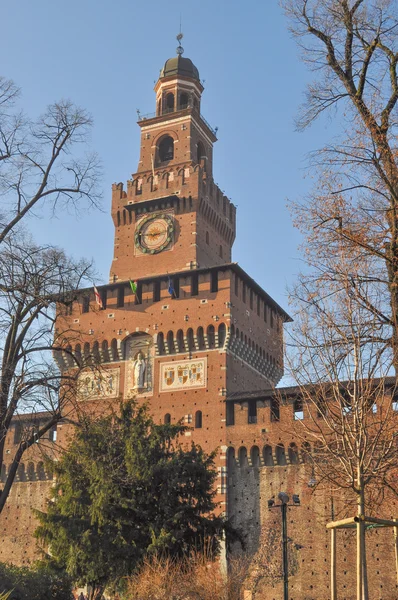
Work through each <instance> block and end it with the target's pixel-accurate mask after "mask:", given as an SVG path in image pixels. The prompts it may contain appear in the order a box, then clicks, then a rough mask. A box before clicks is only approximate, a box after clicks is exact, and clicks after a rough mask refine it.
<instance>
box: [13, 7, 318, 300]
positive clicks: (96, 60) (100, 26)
mask: <svg viewBox="0 0 398 600" xmlns="http://www.w3.org/2000/svg"><path fill="white" fill-rule="evenodd" d="M180 14H181V18H182V30H183V33H184V39H183V41H182V44H183V46H184V48H185V56H187V57H189V58H191V59H192V60H193V62H194V63H195V65H196V66H197V67H198V69H199V72H200V76H201V78H202V80H205V83H204V86H205V91H204V94H203V102H202V112H203V115H204V117H205V118H206V119H207V120H208V121H209V122H210V124H211V125H212V126H213V127H215V126H217V127H218V128H219V129H218V137H219V141H218V142H217V144H216V145H215V151H214V178H215V181H216V182H217V183H218V184H219V186H220V187H221V189H222V190H224V191H225V193H226V194H227V195H228V196H229V197H230V198H231V199H232V201H233V202H234V203H235V204H236V205H237V206H238V230H237V239H236V242H235V245H234V251H233V260H234V261H237V262H239V264H240V265H241V266H242V267H243V268H244V269H245V270H246V271H248V272H249V274H250V275H251V276H252V277H254V278H255V279H256V280H257V281H258V282H259V283H260V285H262V286H263V287H264V288H265V290H266V291H267V292H268V293H269V294H270V295H271V296H272V297H274V298H275V300H276V301H277V302H279V303H280V304H281V305H282V306H283V307H284V308H285V309H287V310H289V307H288V302H287V294H286V288H287V286H288V285H289V284H291V283H293V282H294V279H295V276H296V274H297V273H298V271H299V270H300V268H301V264H300V260H299V253H298V250H297V246H298V244H299V242H300V238H299V235H298V233H297V232H296V231H295V230H294V229H293V226H292V224H291V219H290V215H289V212H288V209H287V206H286V204H287V198H290V199H299V198H300V197H302V196H303V195H305V193H307V192H308V190H309V185H310V183H309V180H308V179H306V178H305V165H306V156H307V153H308V152H309V151H311V150H314V149H316V148H318V147H320V146H321V145H323V143H324V142H325V139H326V137H327V136H329V135H330V130H328V129H326V126H325V123H324V122H320V123H318V124H316V125H315V126H313V127H312V128H311V129H310V130H309V131H307V132H304V133H297V132H295V128H294V117H295V115H296V113H297V109H298V106H299V104H300V102H301V101H302V99H303V92H304V89H305V84H306V82H307V81H308V80H309V78H310V77H311V75H310V74H309V73H308V72H307V70H306V67H305V65H303V64H302V63H301V62H300V60H299V56H298V50H297V48H296V46H295V43H294V41H293V40H292V39H291V37H290V35H289V32H288V30H287V23H286V20H285V17H284V15H283V14H282V11H281V9H280V8H279V6H278V2H277V0H266V1H263V2H259V1H258V0H247V1H246V2H244V3H243V2H240V1H239V2H238V1H237V0H230V1H228V0H213V1H210V0H202V1H201V2H192V1H191V0H185V2H182V1H176V0H170V1H169V2H160V1H159V0H153V1H151V2H141V1H140V2H134V1H132V0H130V2H128V1H127V0H114V1H113V2H109V1H108V2H105V1H104V0H96V1H94V0H80V1H79V2H78V1H77V0H68V2H63V3H61V2H57V1H55V2H54V0H53V1H51V2H50V1H49V0H36V1H35V2H31V1H29V2H28V1H27V0H19V2H13V3H11V2H9V3H3V6H2V17H3V26H2V49H3V51H2V75H4V76H6V77H8V78H12V79H13V80H14V81H15V82H16V83H17V84H18V85H19V86H20V87H21V88H22V93H23V94H22V99H21V105H22V107H23V108H24V110H25V111H26V112H27V113H28V114H29V115H31V116H37V115H39V114H40V113H41V112H42V111H43V110H44V108H45V107H46V106H47V105H48V104H50V103H52V102H54V101H56V100H59V99H61V98H70V99H71V100H73V101H74V102H75V103H77V104H79V105H81V106H82V107H84V108H86V109H87V110H88V111H89V112H90V113H91V114H92V116H93V118H94V129H93V134H92V144H93V147H94V148H95V149H96V150H97V152H98V153H99V155H100V157H101V159H102V162H103V165H104V178H103V190H104V199H103V209H104V211H103V212H91V213H82V214H80V216H79V218H78V219H77V220H76V217H75V216H74V215H65V214H58V215H57V216H56V218H54V219H52V220H51V221H50V220H49V217H48V215H46V214H45V213H39V216H38V218H35V219H31V221H30V223H29V226H30V227H31V229H32V230H33V232H34V235H35V237H36V238H37V239H39V240H40V241H46V242H50V243H54V244H58V245H60V246H63V247H64V248H65V249H66V250H67V252H69V253H70V254H73V255H74V256H76V257H79V256H86V257H88V258H90V257H93V258H94V259H95V262H96V266H97V269H98V271H99V273H101V274H102V279H101V278H100V277H99V278H98V283H102V282H106V281H107V280H108V272H109V268H110V263H111V259H112V247H113V225H112V222H111V219H110V214H109V212H110V199H111V184H112V183H113V182H118V181H123V182H125V181H126V180H127V179H128V178H129V177H130V175H131V173H133V172H135V171H136V167H137V162H138V151H139V128H138V126H137V125H136V109H137V108H139V109H140V110H141V113H142V114H145V113H148V112H152V111H154V110H155V95H154V92H153V85H154V81H155V80H156V79H157V77H158V74H159V70H160V68H161V67H162V66H163V63H164V62H165V60H166V59H167V58H169V57H171V56H174V55H175V48H176V46H177V42H176V39H175V36H176V34H177V33H178V30H179V20H180Z"/></svg>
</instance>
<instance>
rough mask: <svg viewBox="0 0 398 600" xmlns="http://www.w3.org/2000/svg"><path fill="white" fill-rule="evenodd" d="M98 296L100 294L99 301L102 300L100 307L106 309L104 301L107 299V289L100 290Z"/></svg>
mask: <svg viewBox="0 0 398 600" xmlns="http://www.w3.org/2000/svg"><path fill="white" fill-rule="evenodd" d="M100 296H101V302H102V308H103V309H104V310H105V309H106V301H107V296H108V294H107V290H106V289H103V290H101V291H100Z"/></svg>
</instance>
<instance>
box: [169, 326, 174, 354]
mask: <svg viewBox="0 0 398 600" xmlns="http://www.w3.org/2000/svg"><path fill="white" fill-rule="evenodd" d="M167 348H168V351H169V354H175V347H174V335H173V332H172V331H169V333H168V334H167Z"/></svg>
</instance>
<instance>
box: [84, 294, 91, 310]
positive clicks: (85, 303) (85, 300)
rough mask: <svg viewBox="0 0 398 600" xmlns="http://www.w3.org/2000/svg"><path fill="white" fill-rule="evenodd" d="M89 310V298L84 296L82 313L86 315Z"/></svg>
mask: <svg viewBox="0 0 398 600" xmlns="http://www.w3.org/2000/svg"><path fill="white" fill-rule="evenodd" d="M89 310H90V296H84V297H83V306H82V312H84V313H88V311H89Z"/></svg>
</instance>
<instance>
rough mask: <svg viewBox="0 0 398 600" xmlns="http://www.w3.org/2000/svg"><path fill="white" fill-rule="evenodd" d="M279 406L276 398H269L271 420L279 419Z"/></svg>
mask: <svg viewBox="0 0 398 600" xmlns="http://www.w3.org/2000/svg"><path fill="white" fill-rule="evenodd" d="M279 419H280V406H279V400H278V399H277V398H271V421H279Z"/></svg>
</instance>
